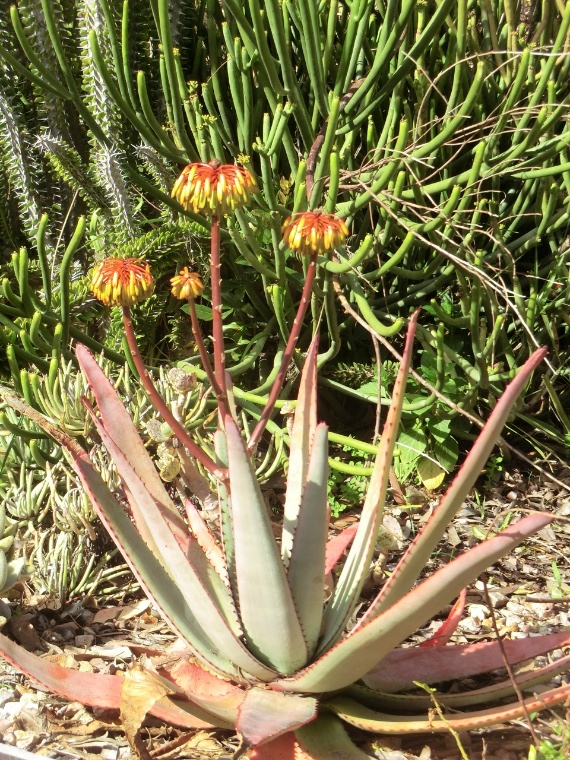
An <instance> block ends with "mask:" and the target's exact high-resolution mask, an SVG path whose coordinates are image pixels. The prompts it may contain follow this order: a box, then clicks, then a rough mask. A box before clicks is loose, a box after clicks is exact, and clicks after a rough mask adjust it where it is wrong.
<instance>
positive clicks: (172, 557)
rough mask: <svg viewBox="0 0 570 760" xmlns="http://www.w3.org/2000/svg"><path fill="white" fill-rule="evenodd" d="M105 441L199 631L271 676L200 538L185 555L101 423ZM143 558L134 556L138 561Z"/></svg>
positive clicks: (243, 664) (242, 664) (255, 671)
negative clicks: (251, 648) (247, 641)
mask: <svg viewBox="0 0 570 760" xmlns="http://www.w3.org/2000/svg"><path fill="white" fill-rule="evenodd" d="M97 430H98V432H99V435H100V436H101V440H102V441H103V444H104V445H105V446H106V448H107V449H108V450H109V453H110V454H111V456H112V458H113V461H114V462H115V465H116V467H117V470H118V472H119V474H120V475H121V477H122V478H123V480H124V481H125V484H126V486H127V488H128V489H129V491H130V493H131V494H132V503H133V505H135V507H136V509H137V511H138V513H139V516H140V517H139V519H141V520H144V521H145V522H146V525H147V528H148V530H149V531H151V532H152V535H153V539H154V544H155V546H156V547H157V549H158V552H159V554H158V557H157V558H158V559H159V561H160V562H161V563H162V565H163V567H164V568H165V569H166V571H167V572H168V574H169V575H170V576H171V578H172V582H173V584H176V586H177V587H178V588H179V589H180V593H181V595H182V596H183V598H184V599H185V601H186V605H187V607H188V609H190V610H192V613H193V615H194V616H195V618H196V621H197V623H198V625H199V626H200V628H201V629H202V630H203V631H207V635H208V638H210V639H211V640H212V641H213V642H214V644H215V646H216V649H219V651H221V652H224V654H225V655H226V657H227V658H228V659H229V660H230V661H231V662H233V663H235V664H236V665H237V666H238V667H239V668H241V669H242V670H245V671H246V672H249V673H252V675H255V676H256V677H258V678H265V679H266V678H268V677H271V676H272V675H274V674H272V673H271V671H269V670H268V669H267V668H265V667H264V666H262V665H261V664H260V663H259V662H257V660H256V659H255V658H254V657H253V656H252V655H251V654H250V653H249V652H248V651H247V649H246V648H245V647H244V645H243V644H242V642H241V641H240V640H239V639H238V637H239V636H240V635H241V633H242V631H241V628H240V625H239V621H238V619H237V615H236V612H235V609H234V606H233V600H232V599H231V597H230V594H229V593H228V590H227V588H226V587H225V585H224V584H223V582H222V580H221V578H220V577H219V576H218V574H217V573H216V572H215V570H214V569H213V567H212V565H211V564H210V563H209V562H208V560H207V558H206V556H205V554H204V552H203V551H202V549H200V546H199V545H198V543H197V541H196V539H195V538H194V537H191V536H188V541H187V542H186V546H185V549H186V551H183V550H182V548H181V547H180V544H179V543H178V541H177V540H176V537H175V536H174V534H173V533H172V531H171V529H170V527H169V525H168V523H167V521H166V520H165V518H164V516H163V514H162V512H161V510H160V507H159V506H158V505H157V504H156V502H155V501H154V499H153V497H152V496H151V494H150V493H149V492H148V491H147V489H146V487H145V485H144V484H143V483H142V481H141V480H140V478H139V477H138V475H137V473H136V472H135V471H134V469H133V468H132V467H131V464H130V462H128V461H127V459H126V457H125V456H124V455H123V454H122V452H121V451H120V450H119V449H118V447H117V446H116V445H115V444H114V442H113V440H112V439H111V438H110V436H109V435H108V434H107V432H106V430H105V429H104V428H103V426H102V425H100V424H98V425H97ZM136 562H138V557H137V556H135V557H133V563H136Z"/></svg>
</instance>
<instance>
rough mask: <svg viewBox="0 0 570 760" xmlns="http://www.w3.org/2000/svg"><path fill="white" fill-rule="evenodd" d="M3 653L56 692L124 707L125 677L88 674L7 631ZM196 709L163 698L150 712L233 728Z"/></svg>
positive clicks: (192, 724)
mask: <svg viewBox="0 0 570 760" xmlns="http://www.w3.org/2000/svg"><path fill="white" fill-rule="evenodd" d="M0 652H1V653H2V656H3V657H4V658H5V659H6V660H8V662H9V663H10V664H11V665H13V666H14V667H15V668H18V670H20V671H21V672H22V673H24V674H25V675H26V676H28V678H31V679H32V680H33V681H36V682H37V683H39V684H41V685H42V686H44V687H45V688H47V689H49V690H50V691H52V692H53V693H54V694H58V695H59V696H61V697H64V698H65V699H70V700H71V701H73V702H81V704H84V705H89V706H90V707H103V708H106V709H109V710H119V708H120V705H121V689H122V685H123V679H122V678H121V677H120V676H110V675H106V674H104V673H84V672H83V671H79V670H72V669H71V668H64V667H62V666H61V665H58V664H57V663H55V662H49V661H48V660H45V659H44V658H43V657H38V656H37V655H35V654H32V653H31V652H28V651H27V650H26V649H24V648H23V647H21V646H20V645H19V644H16V643H15V642H14V641H12V640H11V639H9V638H8V637H7V636H4V635H3V634H0ZM192 709H193V707H192V705H186V704H185V705H184V708H182V707H181V706H180V705H179V704H176V703H174V702H172V701H171V700H169V699H164V698H163V699H161V700H160V701H159V702H156V703H155V704H154V705H153V706H152V709H151V710H150V712H151V713H152V714H153V715H156V717H158V718H160V719H161V720H164V721H166V722H168V723H170V724H172V725H175V726H180V727H182V728H212V727H214V726H219V727H220V728H227V727H230V726H228V725H227V724H225V723H223V722H221V721H216V720H215V719H214V718H211V719H210V716H207V717H206V716H205V715H204V713H203V711H202V710H200V709H199V708H197V709H196V710H195V713H196V714H195V715H193V714H192V713H191V712H190V711H191V710H192Z"/></svg>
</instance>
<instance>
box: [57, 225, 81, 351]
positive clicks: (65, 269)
mask: <svg viewBox="0 0 570 760" xmlns="http://www.w3.org/2000/svg"><path fill="white" fill-rule="evenodd" d="M85 227H86V221H85V217H84V216H81V217H79V219H78V221H77V226H76V228H75V231H74V233H73V236H72V238H71V240H70V241H69V244H68V246H67V248H66V249H65V253H64V254H63V258H62V260H61V265H60V270H59V287H60V314H61V324H62V326H63V335H62V340H63V343H64V344H67V342H68V339H69V324H70V321H71V315H70V301H69V280H70V270H71V264H72V262H73V257H74V255H75V253H76V252H77V249H78V248H79V245H80V243H81V241H82V240H83V235H84V233H85Z"/></svg>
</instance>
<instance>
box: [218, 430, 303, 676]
mask: <svg viewBox="0 0 570 760" xmlns="http://www.w3.org/2000/svg"><path fill="white" fill-rule="evenodd" d="M224 428H225V433H226V442H227V447H228V471H229V482H230V504H231V513H232V521H233V537H234V551H235V580H234V582H235V584H236V587H237V593H238V600H237V602H238V604H239V610H240V616H241V621H242V624H243V628H244V630H245V635H246V638H247V640H248V646H249V648H250V650H251V651H252V652H253V653H254V654H255V655H256V656H257V657H258V658H259V659H261V660H262V661H263V662H266V663H268V665H269V666H270V667H272V668H275V669H276V670H277V671H278V672H280V673H283V674H287V673H293V672H294V671H295V670H297V669H298V668H300V667H302V666H303V665H305V664H306V662H307V657H308V655H307V645H306V642H305V639H304V636H303V632H302V630H301V626H300V623H299V618H298V617H297V613H296V611H295V605H294V604H293V597H292V595H291V589H290V588H289V583H288V581H287V575H286V572H285V568H284V567H283V562H282V560H281V554H280V552H279V548H278V546H277V543H276V541H275V538H274V536H273V529H272V527H271V522H270V520H269V515H268V514H267V508H266V507H265V502H264V501H263V496H262V494H261V490H260V488H259V484H258V482H257V479H256V477H255V472H254V471H253V468H252V466H251V462H250V460H249V456H248V453H247V449H246V447H245V444H244V442H243V440H242V437H241V435H240V432H239V430H238V428H237V425H236V424H235V422H234V421H233V419H232V418H231V417H226V418H225V421H224Z"/></svg>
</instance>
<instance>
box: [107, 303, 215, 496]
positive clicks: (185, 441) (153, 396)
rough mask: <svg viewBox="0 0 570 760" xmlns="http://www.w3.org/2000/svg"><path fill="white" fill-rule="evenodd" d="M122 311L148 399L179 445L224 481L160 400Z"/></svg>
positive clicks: (125, 312) (126, 312)
mask: <svg viewBox="0 0 570 760" xmlns="http://www.w3.org/2000/svg"><path fill="white" fill-rule="evenodd" d="M122 310H123V324H124V326H125V335H126V336H127V343H128V346H129V350H130V352H131V356H132V357H133V363H134V365H135V367H136V369H137V372H138V373H139V377H140V380H141V383H142V384H143V387H144V389H145V391H146V392H147V394H148V397H149V399H150V400H151V402H152V404H153V405H154V407H155V409H156V410H157V411H158V412H159V413H160V414H161V415H162V418H163V419H164V421H165V422H166V423H167V424H168V425H169V426H170V428H171V430H172V432H173V433H174V435H175V436H176V437H177V438H178V440H179V441H180V443H182V445H183V446H185V447H186V448H187V449H188V451H189V452H190V454H191V455H192V456H193V457H194V458H195V459H197V460H198V461H199V462H200V463H201V464H202V465H203V466H204V467H205V468H206V469H207V470H208V472H210V473H211V474H212V475H214V477H216V478H218V480H221V481H225V480H226V479H227V478H226V472H225V470H223V469H221V468H220V467H218V465H217V464H216V463H215V462H214V461H213V460H212V459H210V457H209V456H208V455H207V454H206V452H205V451H203V450H202V449H201V448H200V446H198V444H197V443H196V442H195V441H193V440H192V438H191V437H190V436H189V434H188V431H187V430H186V429H185V428H184V426H183V425H182V424H181V423H180V421H179V420H177V419H176V417H175V416H174V415H173V414H172V412H171V411H170V409H169V408H168V406H167V405H166V403H165V402H164V399H162V397H161V396H160V394H159V393H158V391H157V390H156V388H155V387H154V383H153V382H152V380H151V378H150V375H149V374H148V372H147V369H146V367H145V365H144V362H143V360H142V356H141V354H140V351H139V347H138V345H137V339H136V336H135V331H134V328H133V322H132V319H131V310H130V309H129V307H128V306H123V307H122Z"/></svg>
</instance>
